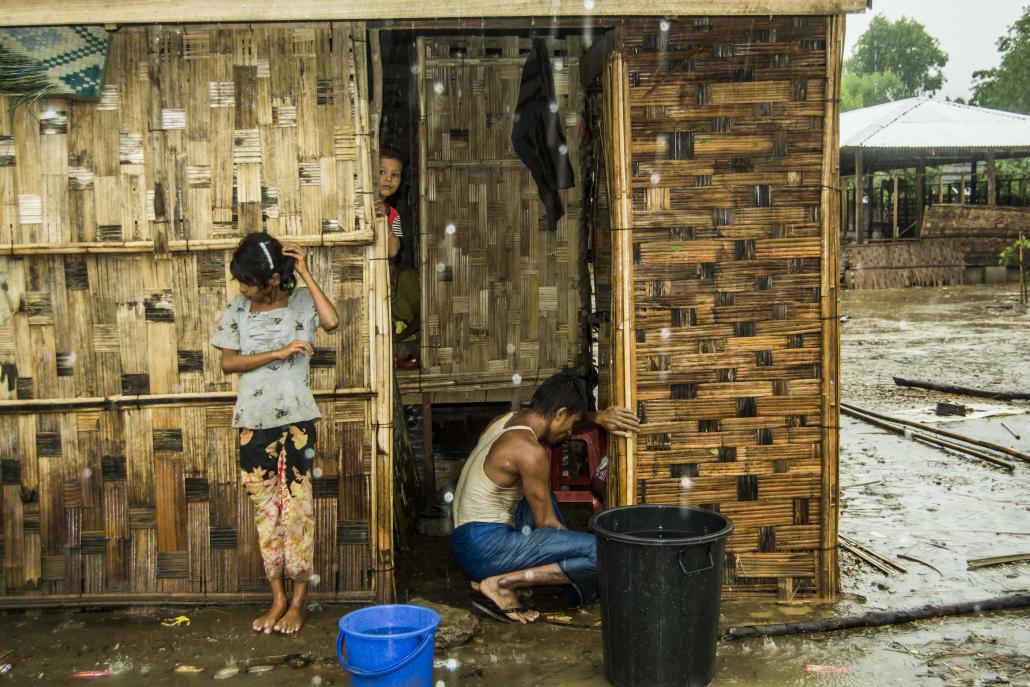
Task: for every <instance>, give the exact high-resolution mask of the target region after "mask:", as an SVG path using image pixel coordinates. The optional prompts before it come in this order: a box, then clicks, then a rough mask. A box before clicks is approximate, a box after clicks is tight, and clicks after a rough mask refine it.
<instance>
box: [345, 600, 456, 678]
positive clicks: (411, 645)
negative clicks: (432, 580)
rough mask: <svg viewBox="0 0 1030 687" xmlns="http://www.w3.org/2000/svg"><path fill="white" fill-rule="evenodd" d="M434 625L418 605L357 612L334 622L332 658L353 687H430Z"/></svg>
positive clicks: (435, 619)
mask: <svg viewBox="0 0 1030 687" xmlns="http://www.w3.org/2000/svg"><path fill="white" fill-rule="evenodd" d="M439 625H440V614H439V613H437V612H436V611H434V610H432V609H430V608H424V607H422V606H409V605H404V604H396V605H385V606H370V607H368V608H362V609H361V610H358V611H353V612H352V613H348V614H347V615H345V616H343V617H342V618H340V636H339V638H338V639H337V640H336V656H337V658H338V659H339V660H340V665H341V666H343V667H344V669H345V670H346V671H347V672H348V673H350V675H351V680H350V683H351V685H352V686H353V687H431V685H432V684H433V650H434V645H435V644H436V641H435V640H436V628H437V627H438V626H439ZM345 649H346V651H345Z"/></svg>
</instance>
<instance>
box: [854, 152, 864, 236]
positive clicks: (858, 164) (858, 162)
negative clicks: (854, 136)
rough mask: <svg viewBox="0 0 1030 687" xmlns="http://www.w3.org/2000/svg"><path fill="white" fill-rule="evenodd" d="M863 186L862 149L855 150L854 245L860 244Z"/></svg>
mask: <svg viewBox="0 0 1030 687" xmlns="http://www.w3.org/2000/svg"><path fill="white" fill-rule="evenodd" d="M863 193H865V184H864V183H863V180H862V149H861V148H859V149H857V150H855V243H857V244H859V245H861V244H862V234H863V231H862V229H863V227H862V194H863Z"/></svg>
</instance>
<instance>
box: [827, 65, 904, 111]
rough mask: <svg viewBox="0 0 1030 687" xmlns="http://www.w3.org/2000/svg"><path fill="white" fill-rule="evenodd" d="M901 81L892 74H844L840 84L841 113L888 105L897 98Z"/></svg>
mask: <svg viewBox="0 0 1030 687" xmlns="http://www.w3.org/2000/svg"><path fill="white" fill-rule="evenodd" d="M900 92H901V79H899V78H898V75H897V74H895V73H894V72H876V73H874V74H850V73H848V74H845V75H844V78H843V79H842V80H841V83H840V109H841V111H842V112H847V111H848V110H857V109H859V108H861V107H869V106H871V105H879V104H880V103H889V102H890V101H892V100H897V99H898V98H899V96H898V94H899V93H900Z"/></svg>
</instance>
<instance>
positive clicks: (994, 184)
mask: <svg viewBox="0 0 1030 687" xmlns="http://www.w3.org/2000/svg"><path fill="white" fill-rule="evenodd" d="M997 196H998V169H997V166H996V165H995V164H994V153H987V204H988V205H996V204H997Z"/></svg>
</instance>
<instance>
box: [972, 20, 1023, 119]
mask: <svg viewBox="0 0 1030 687" xmlns="http://www.w3.org/2000/svg"><path fill="white" fill-rule="evenodd" d="M997 46H998V52H1000V53H1001V64H1000V65H999V66H997V67H995V68H994V69H984V70H980V71H975V72H973V96H972V102H973V103H974V104H976V105H982V106H984V107H993V108H996V109H999V110H1008V111H1009V112H1023V113H1028V114H1030V6H1027V7H1024V8H1023V16H1022V17H1020V18H1019V19H1017V20H1016V23H1015V24H1013V25H1012V26H1010V27H1009V29H1008V32H1006V33H1005V35H1004V36H1002V37H1001V38H999V39H998V42H997Z"/></svg>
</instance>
